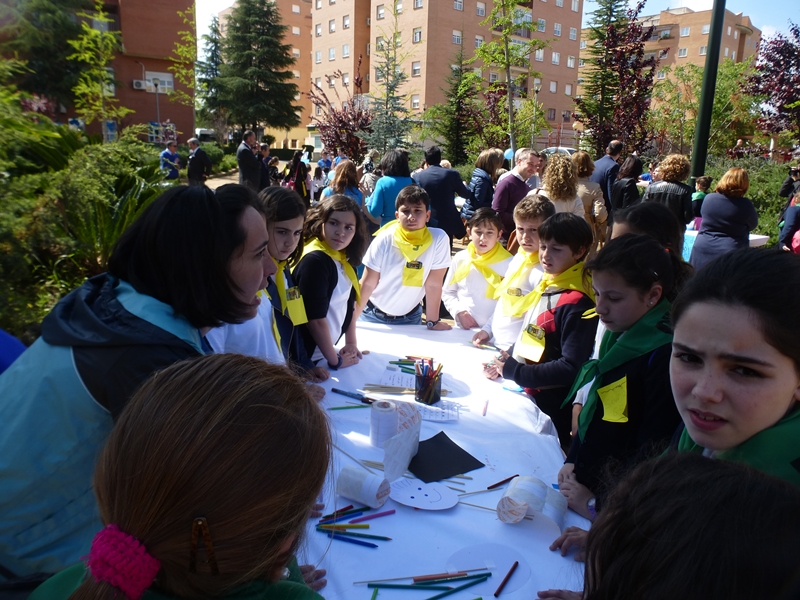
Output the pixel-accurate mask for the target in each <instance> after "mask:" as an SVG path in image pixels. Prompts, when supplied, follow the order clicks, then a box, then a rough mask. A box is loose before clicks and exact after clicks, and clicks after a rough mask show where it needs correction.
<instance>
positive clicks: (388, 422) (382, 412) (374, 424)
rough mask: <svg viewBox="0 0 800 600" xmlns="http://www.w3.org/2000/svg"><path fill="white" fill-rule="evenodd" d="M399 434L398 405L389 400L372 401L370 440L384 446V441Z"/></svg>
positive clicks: (376, 445)
mask: <svg viewBox="0 0 800 600" xmlns="http://www.w3.org/2000/svg"><path fill="white" fill-rule="evenodd" d="M395 435H397V406H396V405H395V403H394V402H389V401H388V400H378V401H376V402H373V403H372V408H371V410H370V418H369V441H370V443H371V444H372V445H373V446H375V447H377V448H383V444H384V442H386V440H388V439H389V438H391V437H394V436H395Z"/></svg>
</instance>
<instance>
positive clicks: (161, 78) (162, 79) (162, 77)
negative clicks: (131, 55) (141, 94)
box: [105, 69, 174, 96]
mask: <svg viewBox="0 0 800 600" xmlns="http://www.w3.org/2000/svg"><path fill="white" fill-rule="evenodd" d="M106 70H107V71H108V73H109V74H110V75H111V77H112V79H113V77H114V69H106ZM153 79H158V93H159V94H171V93H172V91H173V89H174V87H173V85H174V84H173V78H172V73H161V72H157V71H147V72H146V73H145V79H144V82H145V86H146V87H145V89H146V90H147V91H148V92H150V93H151V94H155V93H156V87H155V85H153ZM105 91H106V93H107V94H109V95H111V96H114V95H115V94H116V89H115V86H114V85H113V84H111V85H107V86H105Z"/></svg>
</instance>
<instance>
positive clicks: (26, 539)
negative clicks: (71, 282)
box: [0, 274, 210, 575]
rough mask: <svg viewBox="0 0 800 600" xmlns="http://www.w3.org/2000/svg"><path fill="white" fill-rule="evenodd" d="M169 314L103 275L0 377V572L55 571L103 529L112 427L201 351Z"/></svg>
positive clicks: (56, 314)
mask: <svg viewBox="0 0 800 600" xmlns="http://www.w3.org/2000/svg"><path fill="white" fill-rule="evenodd" d="M204 341H205V340H204V338H202V337H201V335H200V332H199V331H198V330H197V329H196V328H194V327H192V325H191V324H189V322H188V321H187V320H186V319H184V318H183V317H180V316H177V315H175V314H174V311H173V309H172V307H170V306H168V305H167V304H164V303H162V302H159V301H158V300H156V299H154V298H152V297H150V296H145V295H143V294H139V293H138V292H136V290H134V289H133V287H132V286H131V285H129V284H128V283H126V282H124V281H120V280H118V279H116V278H114V277H111V276H110V275H107V274H103V275H98V276H96V277H93V278H92V279H89V280H88V281H87V282H86V283H84V284H83V285H82V286H81V287H80V288H78V289H76V290H74V291H72V292H71V293H70V294H68V295H67V296H66V297H64V298H63V299H62V300H61V301H60V302H59V303H58V304H57V305H56V307H55V308H54V309H53V311H52V312H51V313H50V314H49V315H47V317H45V319H44V321H43V322H42V337H41V338H40V339H39V340H37V341H36V343H34V344H33V345H32V346H31V347H30V348H28V349H27V350H26V351H25V352H24V353H23V354H22V356H20V357H19V358H18V359H17V360H16V361H15V362H14V363H13V364H12V365H11V367H10V368H9V369H8V370H7V371H6V372H5V373H3V374H2V375H0V565H2V566H3V567H5V568H6V569H9V570H10V571H12V572H14V573H16V574H17V575H28V574H31V573H35V572H51V573H52V572H55V571H59V570H61V569H63V568H65V567H67V566H68V565H71V564H73V563H75V562H78V561H79V560H80V559H81V557H82V556H84V555H86V554H87V553H88V551H89V548H90V546H91V541H92V537H93V536H94V534H95V533H96V532H97V531H98V530H99V529H101V528H102V524H101V522H100V519H99V516H98V512H97V505H96V501H95V497H94V493H93V491H92V476H93V475H94V467H95V461H96V459H97V456H98V454H99V451H100V449H101V448H102V446H103V444H104V443H105V441H106V438H107V436H108V434H109V432H110V431H111V428H112V426H113V423H114V419H115V418H116V417H117V416H118V415H119V413H120V412H121V411H122V409H123V408H124V406H125V404H126V402H127V401H128V399H129V398H130V397H131V395H132V394H133V392H134V391H135V390H136V388H138V387H139V385H140V384H141V383H142V382H143V381H144V380H145V379H146V378H147V377H149V376H150V375H151V374H152V373H153V372H154V371H156V370H159V369H163V368H165V367H167V366H169V365H170V364H172V363H175V362H177V361H179V360H182V359H184V358H188V357H192V356H198V355H200V354H202V353H205V352H207V351H209V350H210V348H209V347H208V345H207V344H205V343H204Z"/></svg>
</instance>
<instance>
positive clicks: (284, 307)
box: [275, 260, 308, 326]
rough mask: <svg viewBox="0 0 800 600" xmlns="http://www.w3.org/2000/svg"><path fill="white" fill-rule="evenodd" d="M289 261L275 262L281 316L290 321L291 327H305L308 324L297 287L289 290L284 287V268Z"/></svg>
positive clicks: (304, 307)
mask: <svg viewBox="0 0 800 600" xmlns="http://www.w3.org/2000/svg"><path fill="white" fill-rule="evenodd" d="M288 262H289V261H286V260H276V261H275V263H276V264H277V265H278V271H277V272H276V273H275V287H276V288H277V289H278V298H279V299H280V301H281V314H282V315H287V314H288V316H289V318H290V319H291V321H292V325H294V326H297V325H305V324H306V323H308V316H306V305H305V303H304V302H303V297H302V296H301V295H300V290H299V289H298V288H297V286H295V287H293V288H291V289H289V288H287V287H286V274H285V272H284V268H285V267H286V264H287V263H288Z"/></svg>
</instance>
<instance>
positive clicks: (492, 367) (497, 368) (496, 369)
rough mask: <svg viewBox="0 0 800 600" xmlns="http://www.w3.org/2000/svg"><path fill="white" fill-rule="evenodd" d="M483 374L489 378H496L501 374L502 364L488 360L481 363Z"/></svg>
mask: <svg viewBox="0 0 800 600" xmlns="http://www.w3.org/2000/svg"><path fill="white" fill-rule="evenodd" d="M483 374H484V375H485V376H486V377H488V378H489V379H497V378H498V377H502V376H503V365H502V363H501V364H500V365H498V364H497V363H496V362H494V361H492V362H488V363H485V364H484V365H483Z"/></svg>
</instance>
